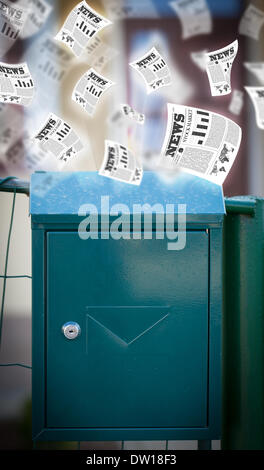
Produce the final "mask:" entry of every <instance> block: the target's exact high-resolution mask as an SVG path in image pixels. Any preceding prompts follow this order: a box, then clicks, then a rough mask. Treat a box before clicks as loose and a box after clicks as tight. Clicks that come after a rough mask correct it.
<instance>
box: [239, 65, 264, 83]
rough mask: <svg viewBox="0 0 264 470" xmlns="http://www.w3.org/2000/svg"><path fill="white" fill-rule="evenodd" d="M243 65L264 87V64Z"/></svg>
mask: <svg viewBox="0 0 264 470" xmlns="http://www.w3.org/2000/svg"><path fill="white" fill-rule="evenodd" d="M243 65H244V66H245V67H246V69H248V70H249V72H252V73H253V75H255V77H256V78H257V79H258V81H259V83H261V85H264V62H244V64H243Z"/></svg>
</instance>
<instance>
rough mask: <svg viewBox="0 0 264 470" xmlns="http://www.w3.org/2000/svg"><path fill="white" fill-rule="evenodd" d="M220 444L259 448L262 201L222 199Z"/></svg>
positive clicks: (263, 437) (263, 358)
mask: <svg viewBox="0 0 264 470" xmlns="http://www.w3.org/2000/svg"><path fill="white" fill-rule="evenodd" d="M226 211H227V216H226V218H225V223H224V318H223V338H224V340H223V341H224V344H223V400H224V402H223V432H222V448H223V449H240V450H244V449H264V256H263V255H264V251H263V248H264V245H263V241H264V200H262V199H258V198H254V197H236V198H230V199H226Z"/></svg>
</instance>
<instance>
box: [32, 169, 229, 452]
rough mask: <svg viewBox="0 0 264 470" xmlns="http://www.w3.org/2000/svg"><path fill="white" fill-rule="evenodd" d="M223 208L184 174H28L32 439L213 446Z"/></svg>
mask: <svg viewBox="0 0 264 470" xmlns="http://www.w3.org/2000/svg"><path fill="white" fill-rule="evenodd" d="M179 208H180V209H181V210H180V212H181V227H180V216H179V214H178V212H179ZM224 212H225V208H224V201H223V194H222V188H221V187H220V186H217V185H215V184H213V183H210V182H208V181H205V180H203V179H201V178H198V177H195V176H191V175H187V174H181V175H178V177H177V178H176V180H175V181H174V182H171V181H167V182H166V181H165V180H164V179H161V178H160V177H159V176H158V175H157V174H155V173H153V172H150V171H149V172H145V173H144V177H143V180H142V183H141V185H140V186H133V185H129V184H124V183H121V182H118V181H114V180H111V179H109V178H105V177H102V176H100V175H98V173H97V172H76V173H66V172H65V173H62V172H61V173H48V172H47V173H46V172H36V173H34V174H33V175H32V178H31V187H30V213H31V217H32V251H33V253H32V256H33V270H32V272H33V274H32V277H33V338H32V340H33V361H32V362H33V365H32V368H33V370H32V374H33V376H32V380H33V384H32V388H33V390H32V394H33V439H34V440H49V441H51V440H56V441H59V440H70V441H76V440H77V441H88V440H93V441H94V440H169V439H173V440H177V439H197V440H198V441H199V442H200V448H202V447H206V446H207V443H208V442H209V441H210V440H211V439H219V437H220V432H221V431H220V428H221V425H220V421H221V420H220V416H221V309H222V305H221V303H222V266H221V256H222V255H221V251H222V222H223V216H224ZM185 213H186V231H185V225H184V217H185ZM166 221H167V222H168V223H167V226H166V230H163V229H162V227H163V226H164V228H165V225H166V223H165V222H166ZM121 222H122V223H121ZM163 222H164V224H163ZM80 223H81V225H80ZM177 230H178V235H177ZM208 445H209V444H208Z"/></svg>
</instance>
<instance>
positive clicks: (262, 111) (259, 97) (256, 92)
mask: <svg viewBox="0 0 264 470" xmlns="http://www.w3.org/2000/svg"><path fill="white" fill-rule="evenodd" d="M245 90H246V91H247V93H248V94H249V96H250V98H251V100H252V102H253V105H254V109H255V113H256V121H257V126H258V127H259V128H260V129H264V86H245Z"/></svg>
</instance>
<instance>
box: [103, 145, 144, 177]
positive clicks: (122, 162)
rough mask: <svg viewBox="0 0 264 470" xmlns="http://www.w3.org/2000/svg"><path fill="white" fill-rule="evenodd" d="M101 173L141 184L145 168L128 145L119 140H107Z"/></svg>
mask: <svg viewBox="0 0 264 470" xmlns="http://www.w3.org/2000/svg"><path fill="white" fill-rule="evenodd" d="M99 174H100V175H101V176H107V177H108V178H112V179H115V180H118V181H122V182H123V183H130V184H134V185H137V186H139V185H140V183H141V180H142V176H143V169H142V166H141V164H140V163H139V162H138V161H137V159H136V157H135V156H134V155H133V154H132V152H130V150H128V149H127V147H125V146H124V145H121V144H119V143H118V142H113V141H112V140H106V141H105V153H104V160H103V163H102V166H101V168H100V170H99Z"/></svg>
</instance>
